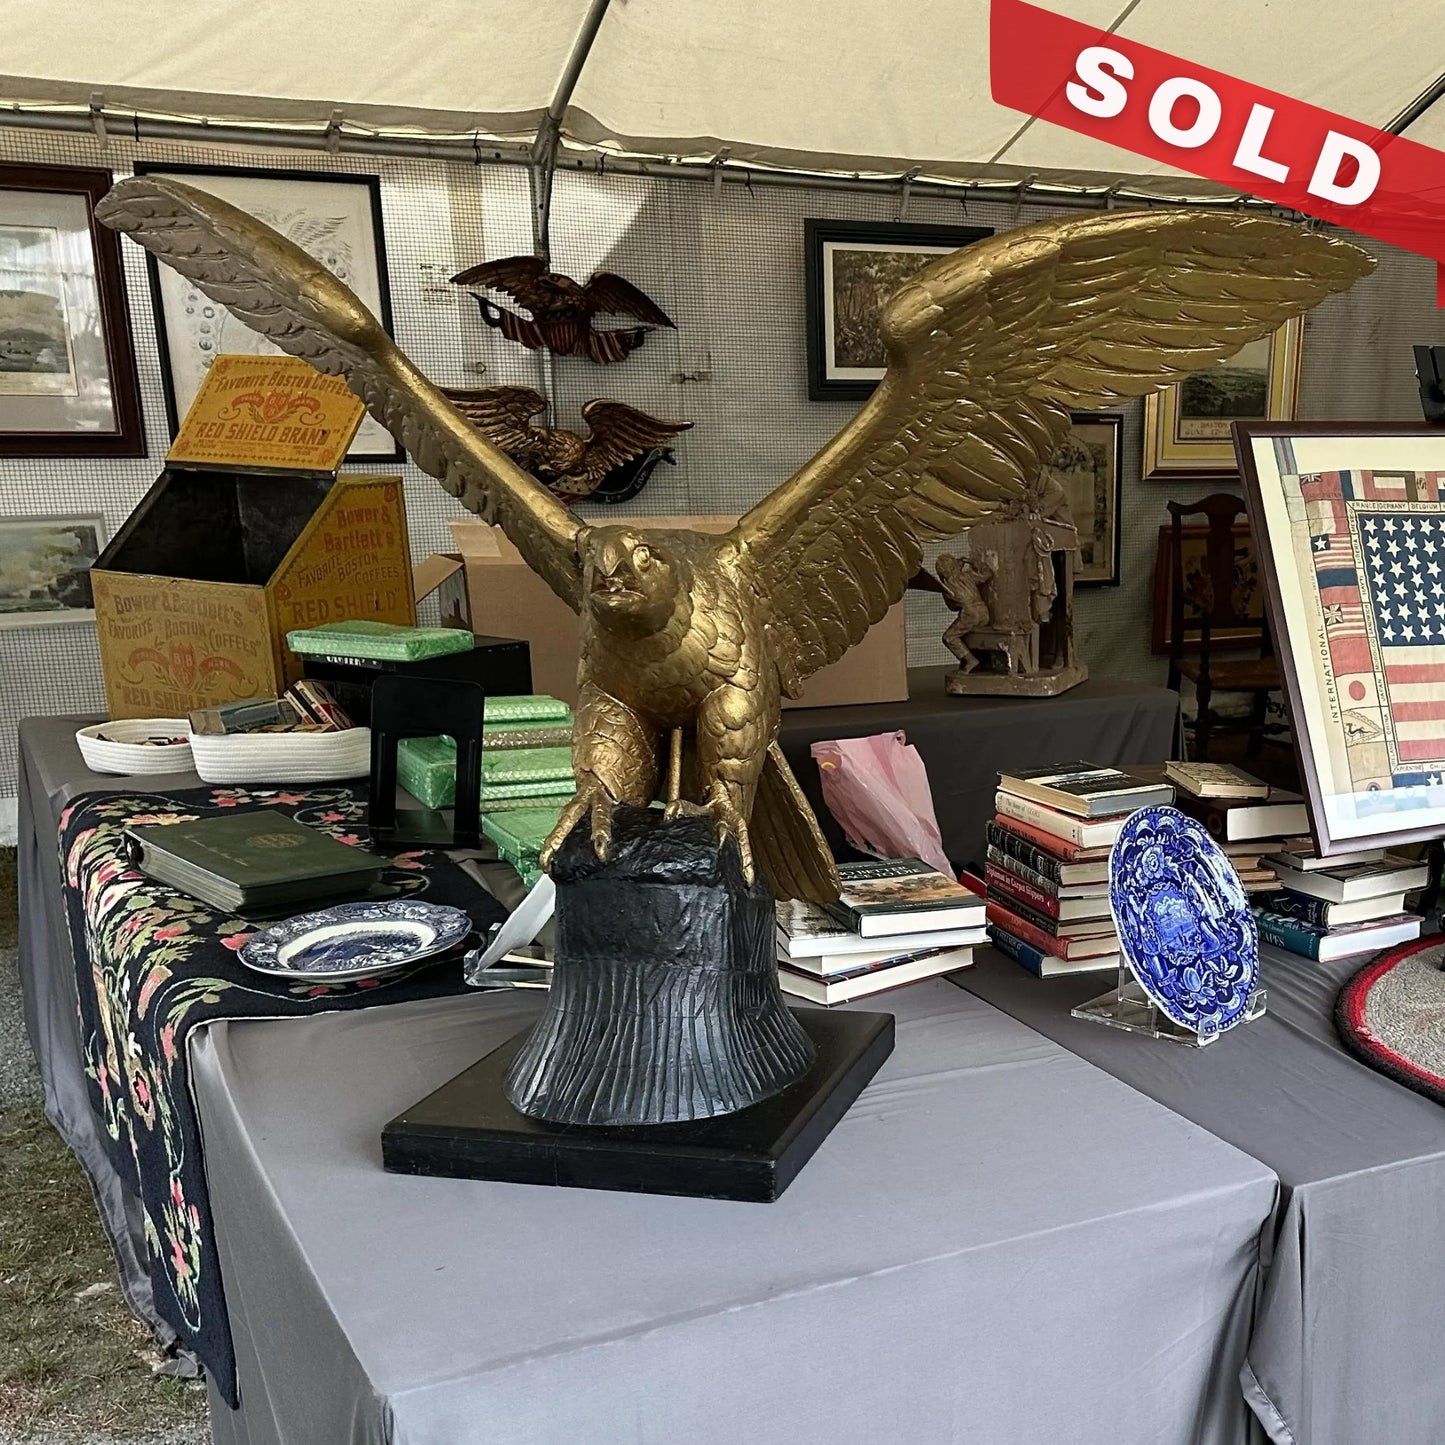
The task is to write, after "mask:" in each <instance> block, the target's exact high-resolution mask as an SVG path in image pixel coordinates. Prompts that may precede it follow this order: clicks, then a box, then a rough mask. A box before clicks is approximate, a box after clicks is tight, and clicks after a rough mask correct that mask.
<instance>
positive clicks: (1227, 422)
mask: <svg viewBox="0 0 1445 1445" xmlns="http://www.w3.org/2000/svg"><path fill="white" fill-rule="evenodd" d="M1303 331H1304V321H1303V320H1302V319H1301V318H1298V317H1297V318H1296V319H1295V320H1293V321H1287V322H1286V323H1285V324H1284V325H1283V326H1281V327H1280V329H1279V330H1278V331H1276V332H1275V333H1274V335H1273V336H1270V337H1264V338H1262V339H1260V340H1259V341H1251V342H1250V343H1249V345H1248V346H1246V347H1245V348H1244V349H1243V350H1242V351H1240V352H1237V353H1236V354H1235V355H1234V356H1232V357H1230V358H1229V360H1228V361H1221V362H1220V363H1219V364H1218V365H1217V366H1211V367H1209V368H1208V369H1207V370H1204V371H1196V372H1195V373H1194V374H1193V375H1192V376H1190V377H1187V378H1185V380H1184V381H1182V382H1180V383H1179V385H1178V386H1171V387H1169V388H1168V389H1167V390H1166V391H1161V392H1155V393H1154V395H1152V396H1147V397H1145V398H1144V479H1145V480H1146V481H1166V480H1170V479H1173V478H1177V477H1204V478H1216V477H1221V476H1232V475H1233V474H1234V472H1235V470H1236V468H1237V463H1236V461H1235V456H1234V442H1233V440H1232V437H1231V433H1230V426H1231V425H1232V424H1233V423H1234V422H1236V421H1290V420H1291V419H1292V418H1293V417H1294V414H1295V409H1296V407H1297V406H1298V403H1299V377H1300V337H1301V335H1302V334H1303Z"/></svg>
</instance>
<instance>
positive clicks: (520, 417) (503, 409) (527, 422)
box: [439, 386, 547, 457]
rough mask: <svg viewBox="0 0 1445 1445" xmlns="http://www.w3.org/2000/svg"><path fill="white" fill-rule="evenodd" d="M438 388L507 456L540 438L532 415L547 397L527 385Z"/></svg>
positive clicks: (544, 404) (528, 448) (544, 407)
mask: <svg viewBox="0 0 1445 1445" xmlns="http://www.w3.org/2000/svg"><path fill="white" fill-rule="evenodd" d="M439 390H440V391H441V394H442V395H443V396H444V397H446V399H447V400H448V401H449V402H451V404H452V405H453V406H454V407H456V409H457V410H458V411H459V412H461V414H462V415H463V416H464V417H466V419H467V420H468V421H469V422H471V424H472V425H473V426H474V427H476V428H477V429H478V431H480V432H482V433H483V434H484V435H485V436H487V437H488V438H489V439H490V440H491V441H493V442H494V443H496V445H497V446H498V447H500V448H501V449H502V450H503V451H504V452H506V454H507V455H508V456H509V457H516V456H517V455H518V453H520V452H529V451H531V450H533V449H534V448H535V447H536V446H537V443H538V441H539V440H540V437H539V433H538V430H537V428H536V427H534V426H533V425H532V418H533V417H534V416H536V415H537V414H538V412H543V411H546V410H547V398H546V397H545V396H543V395H542V393H541V392H540V391H533V390H532V388H531V387H530V386H443V387H440V388H439Z"/></svg>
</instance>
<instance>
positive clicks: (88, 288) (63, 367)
mask: <svg viewBox="0 0 1445 1445" xmlns="http://www.w3.org/2000/svg"><path fill="white" fill-rule="evenodd" d="M110 185H111V174H110V172H109V171H104V170H89V169H82V168H78V167H76V168H72V167H68V166H32V165H0V456H3V457H143V456H144V455H145V429H144V426H143V425H142V420H141V405H140V389H139V386H138V384H137V381H136V368H135V353H134V352H133V351H132V349H131V337H130V312H129V310H128V308H127V306H126V298H125V282H124V280H123V278H122V274H121V264H120V237H119V236H117V235H116V233H115V232H114V231H112V230H110V229H109V228H108V227H106V226H102V225H101V224H100V223H99V222H98V221H97V220H96V219H95V203H96V202H97V201H98V200H100V198H101V197H102V196H104V195H105V193H106V192H107V191H108V190H109V189H110Z"/></svg>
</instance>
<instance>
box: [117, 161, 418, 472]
mask: <svg viewBox="0 0 1445 1445" xmlns="http://www.w3.org/2000/svg"><path fill="white" fill-rule="evenodd" d="M136 173H137V174H138V175H148V176H165V177H168V178H170V179H173V180H177V181H181V182H184V183H185V184H186V185H189V186H195V187H196V189H197V190H202V191H209V192H210V193H211V194H212V195H215V196H219V197H220V198H221V199H222V200H223V201H229V202H230V203H231V204H232V205H233V206H239V207H240V208H241V210H243V211H246V212H249V213H250V214H251V215H253V216H255V217H256V218H257V220H260V221H264V222H265V223H266V224H267V225H268V226H270V227H272V228H273V229H274V230H277V231H279V232H280V233H281V234H282V235H283V236H285V237H286V238H287V239H288V240H291V241H294V242H295V243H296V244H297V245H298V246H300V247H301V249H302V250H303V251H305V252H307V254H308V255H310V256H312V257H313V258H314V259H315V260H317V261H319V262H321V264H322V265H323V266H325V267H327V269H328V270H330V271H333V272H334V273H335V274H336V275H337V276H338V277H340V279H341V280H343V281H344V282H346V284H347V285H348V286H350V287H351V289H352V290H353V291H355V292H356V294H357V295H358V296H359V297H360V298H361V300H362V301H363V302H364V303H365V305H366V307H367V309H368V310H369V311H370V312H371V313H372V315H373V316H375V317H376V319H377V320H378V321H380V322H381V324H382V325H383V326H384V327H385V328H386V329H387V331H388V332H390V331H391V330H392V322H391V291H390V287H389V285H388V282H387V272H386V243H385V240H384V238H383V236H382V227H381V187H380V183H379V182H378V180H377V178H376V177H375V176H356V175H344V174H332V173H331V172H328V171H269V170H245V169H229V168H227V169H219V168H216V167H213V166H179V165H157V164H140V165H137V166H136ZM146 266H147V267H148V268H149V272H150V282H151V298H152V301H153V303H154V305H155V313H156V337H157V340H158V341H159V344H160V352H161V376H162V378H163V380H164V382H165V393H166V411H167V414H168V416H169V418H170V425H171V435H172V436H173V437H174V436H175V434H176V432H177V431H178V430H179V429H180V419H181V417H183V416H184V415H185V413H186V410H187V408H188V407H189V406H190V404H191V402H192V401H193V400H194V399H195V395H196V392H197V390H198V389H199V388H200V384H201V378H202V377H203V376H204V375H205V374H206V370H207V368H208V367H209V366H210V364H211V362H212V361H214V360H215V358H216V357H217V356H220V355H222V354H223V353H226V352H240V353H242V354H244V355H249V356H254V355H258V354H264V353H275V354H276V355H279V354H280V352H279V351H278V350H277V348H276V347H274V346H273V345H272V344H271V343H270V342H269V341H267V340H266V339H265V338H264V337H262V336H260V335H258V334H257V333H256V332H254V331H252V330H251V328H250V327H249V326H246V325H245V324H244V323H242V322H240V321H238V320H236V318H235V317H234V316H232V315H231V313H230V312H229V311H227V310H226V308H225V307H224V306H221V305H219V304H217V303H216V302H214V301H212V300H211V299H210V298H209V297H208V296H206V295H205V294H204V293H203V292H202V291H200V290H199V289H198V288H197V287H195V286H194V285H193V284H192V283H191V282H190V281H188V280H187V279H186V278H185V277H184V276H182V275H181V274H180V272H179V271H173V270H172V269H171V268H170V267H169V266H160V265H158V264H157V262H156V258H155V257H154V256H152V255H151V254H150V253H149V252H147V254H146ZM401 455H402V450H401V448H400V447H399V446H398V445H397V444H396V441H395V440H394V438H393V437H392V435H391V433H390V432H388V431H387V429H386V428H385V427H384V426H382V424H381V423H380V422H379V421H377V420H376V419H375V418H374V417H372V416H369V415H368V416H367V417H366V418H365V419H364V420H363V421H362V423H361V429H360V430H359V431H358V432H357V433H356V439H355V441H354V442H352V444H351V449H350V450H349V451H348V452H347V454H346V460H347V461H349V462H360V461H393V460H395V459H397V458H399V457H400V456H401Z"/></svg>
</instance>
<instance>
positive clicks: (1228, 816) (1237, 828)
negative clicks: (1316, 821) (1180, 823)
mask: <svg viewBox="0 0 1445 1445" xmlns="http://www.w3.org/2000/svg"><path fill="white" fill-rule="evenodd" d="M1164 776H1165V778H1167V779H1168V780H1169V782H1171V783H1173V784H1174V788H1175V792H1176V798H1175V806H1176V807H1178V808H1179V810H1180V811H1181V812H1184V813H1188V814H1189V815H1190V816H1191V817H1192V818H1196V819H1197V820H1198V821H1199V822H1201V823H1203V824H1204V826H1205V827H1206V828H1208V829H1209V831H1210V833H1211V834H1212V835H1213V836H1214V839H1215V841H1216V842H1217V843H1218V844H1219V846H1220V847H1221V848H1222V849H1223V850H1224V852H1225V853H1226V855H1227V856H1228V858H1229V861H1230V862H1231V863H1232V864H1233V865H1234V871H1235V872H1236V873H1238V874H1239V881H1240V882H1241V883H1242V884H1243V885H1244V888H1245V891H1246V892H1247V893H1266V892H1268V891H1270V890H1271V889H1274V888H1278V887H1279V883H1278V881H1277V880H1276V878H1275V874H1274V868H1273V867H1272V866H1271V864H1270V861H1269V857H1268V855H1269V854H1270V853H1271V852H1272V851H1273V850H1274V849H1275V848H1276V847H1277V846H1278V845H1279V843H1280V841H1281V840H1283V839H1286V838H1288V837H1289V836H1290V835H1291V834H1294V833H1301V832H1303V831H1304V830H1305V829H1307V828H1308V827H1309V819H1308V817H1307V816H1306V814H1305V805H1304V799H1303V798H1302V797H1300V795H1299V794H1298V793H1289V792H1285V791H1284V790H1283V789H1280V788H1271V787H1270V785H1269V784H1268V783H1266V782H1264V781H1262V780H1261V779H1259V778H1256V777H1253V776H1251V775H1250V774H1249V773H1246V772H1245V771H1244V770H1243V769H1242V768H1236V767H1234V766H1233V765H1232V764H1230V763H1184V762H1174V763H1165V764H1164Z"/></svg>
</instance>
